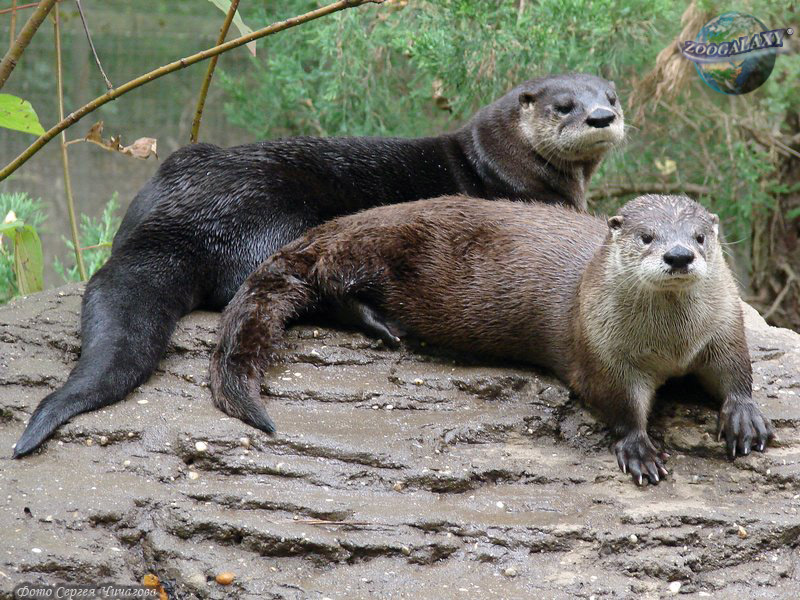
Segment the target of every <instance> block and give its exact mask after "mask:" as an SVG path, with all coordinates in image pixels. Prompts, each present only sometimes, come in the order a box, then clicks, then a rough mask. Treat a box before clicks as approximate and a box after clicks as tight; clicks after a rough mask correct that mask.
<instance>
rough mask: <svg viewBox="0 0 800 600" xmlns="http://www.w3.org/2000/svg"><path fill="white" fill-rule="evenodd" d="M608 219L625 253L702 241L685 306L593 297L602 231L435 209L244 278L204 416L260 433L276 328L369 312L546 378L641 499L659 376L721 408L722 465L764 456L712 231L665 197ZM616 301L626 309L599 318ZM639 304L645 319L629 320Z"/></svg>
mask: <svg viewBox="0 0 800 600" xmlns="http://www.w3.org/2000/svg"><path fill="white" fill-rule="evenodd" d="M670 201H671V202H674V203H675V205H676V206H677V207H678V209H680V210H673V209H669V210H665V211H664V213H663V214H661V215H659V214H658V213H657V211H656V212H652V213H651V212H650V211H649V210H645V208H646V207H647V206H648V205H649V204H655V205H657V206H661V205H663V206H665V207H667V208H669V206H670V205H669V202H670ZM643 207H644V208H643ZM686 207H688V210H684V209H685V208H686ZM670 211H672V212H670ZM681 211H682V212H681ZM621 214H622V215H625V219H626V225H625V226H626V227H628V228H630V231H626V232H624V234H621V235H623V237H624V236H627V238H626V240H627V241H630V239H632V237H633V236H634V235H635V234H636V232H637V231H638V228H641V227H652V228H653V229H655V230H656V231H664V232H665V233H667V232H669V233H670V234H671V235H672V234H673V233H674V236H677V238H678V239H679V241H680V240H683V239H684V238H685V239H689V240H691V239H692V237H691V236H692V235H693V231H694V228H700V229H698V230H700V231H705V230H706V229H708V230H709V231H708V234H707V235H708V236H709V242H708V244H709V256H708V259H707V260H708V261H709V263H708V264H709V269H708V273H709V274H708V276H707V277H706V278H705V279H703V280H702V282H701V283H698V284H697V285H696V287H695V288H692V290H693V291H692V292H691V293H686V294H685V295H682V296H679V295H676V293H673V292H671V291H664V292H660V291H659V292H656V293H655V294H654V295H653V296H654V298H655V300H654V301H652V302H651V301H650V299H649V298H650V296H648V297H647V298H645V297H644V296H641V297H640V300H637V297H636V296H635V292H636V283H635V282H633V280H632V279H631V282H632V283H631V284H630V286H631V290H632V292H631V293H632V295H631V296H628V295H627V290H626V288H625V286H624V283H623V282H622V281H620V280H621V279H622V277H621V276H619V277H614V276H611V277H610V278H609V279H610V281H604V280H605V279H606V278H607V277H608V272H609V269H608V265H610V264H612V261H611V260H610V258H609V252H611V251H612V249H613V248H614V244H615V243H620V242H617V241H615V240H616V238H613V239H612V232H611V231H609V228H608V227H607V225H606V222H605V221H604V220H602V219H598V218H595V217H592V216H589V215H587V214H584V213H578V212H575V211H574V210H570V209H566V208H562V207H557V206H547V205H541V204H536V203H533V204H530V205H523V206H520V205H519V204H518V203H511V202H504V201H495V202H487V201H484V200H477V199H467V198H461V197H448V198H439V199H434V200H424V201H419V202H413V203H409V204H405V205H396V206H387V207H381V208H375V209H372V210H369V211H365V212H362V213H359V214H356V215H352V216H348V217H342V218H339V219H337V220H335V221H332V222H330V223H327V224H325V225H322V226H320V227H318V228H316V229H314V230H312V231H309V232H308V233H307V234H306V235H304V236H303V237H301V238H299V239H298V240H295V241H294V242H292V243H291V244H289V245H287V246H285V247H284V248H282V249H281V250H280V251H278V252H277V253H276V254H274V255H273V256H272V257H270V258H269V259H268V260H267V261H266V262H264V263H263V264H262V265H261V266H260V267H259V268H258V269H257V270H256V271H255V272H254V273H253V274H252V275H250V277H248V279H247V281H246V282H245V283H244V285H242V287H241V288H240V289H239V291H238V292H237V293H236V295H235V296H234V298H233V300H232V301H231V303H230V304H229V305H228V307H227V309H226V310H225V312H224V314H223V318H222V328H221V332H220V339H219V344H218V346H217V348H216V350H215V351H214V354H213V357H212V363H211V387H212V393H213V395H214V400H215V403H216V404H217V406H219V407H220V408H221V409H222V410H223V411H225V412H227V413H228V414H230V415H232V416H235V417H238V418H240V419H242V420H244V421H245V422H247V423H250V424H251V425H254V426H255V427H258V428H260V429H262V430H264V431H267V432H272V431H273V430H274V425H273V423H272V421H271V420H270V418H269V417H268V416H267V413H266V410H265V408H264V406H263V403H262V402H261V400H260V398H259V384H260V379H261V374H262V373H263V371H264V370H265V369H266V368H267V367H269V366H270V365H272V364H274V363H275V361H276V360H277V359H278V357H279V354H278V350H279V349H280V348H281V346H282V343H283V339H284V331H285V327H286V325H287V323H289V322H290V321H291V320H292V319H294V318H295V317H297V316H299V315H301V314H303V313H305V312H308V311H313V310H315V309H316V308H318V307H320V306H325V305H328V304H330V303H334V304H341V303H347V302H350V303H356V304H359V305H363V306H366V307H367V308H368V310H372V309H370V308H369V307H375V308H377V310H378V314H377V319H376V320H377V321H378V322H379V323H380V322H384V321H385V322H392V323H397V324H399V325H400V327H402V328H403V329H404V330H406V331H408V332H409V333H410V334H412V335H414V336H416V337H419V338H421V339H424V340H427V341H429V342H432V343H435V344H438V345H442V346H447V347H450V348H453V349H457V350H464V351H468V352H471V353H474V354H478V355H481V354H486V355H491V356H495V357H506V358H511V359H515V360H520V361H524V362H528V363H532V364H536V365H541V366H544V367H547V368H549V369H551V370H552V371H554V372H555V374H556V375H557V376H558V377H559V378H560V379H562V380H563V381H565V382H567V383H569V385H570V387H571V388H572V389H573V390H574V391H576V392H577V393H578V394H579V395H580V396H581V397H582V398H583V399H584V400H585V401H586V402H587V403H588V404H589V405H591V406H592V407H594V408H595V409H597V410H598V412H599V413H600V414H601V415H602V416H603V417H604V419H605V420H606V421H607V422H608V423H609V424H610V425H611V426H612V427H613V429H614V431H615V433H616V434H617V435H619V436H622V439H621V440H620V442H618V443H617V445H616V447H615V450H616V452H617V455H618V458H619V460H620V466H621V467H622V468H623V469H624V470H630V471H631V473H632V475H633V476H634V477H635V478H637V480H638V482H639V483H641V482H642V478H643V477H646V478H649V479H650V481H651V482H653V483H656V482H658V480H659V477H660V476H663V475H665V474H666V469H664V468H663V464H662V460H663V457H661V456H660V455H659V453H657V452H656V450H655V447H654V446H653V444H652V442H651V441H650V439H649V438H648V436H647V431H646V426H647V417H648V414H649V412H650V407H651V403H652V399H653V396H654V395H655V391H656V389H657V388H658V387H659V386H660V385H661V384H663V383H664V381H665V380H666V378H667V377H669V376H678V375H685V374H688V373H695V374H698V375H699V376H700V377H701V380H702V381H703V382H704V383H705V384H706V388H707V389H708V391H709V392H710V393H711V394H713V395H714V396H715V397H716V398H717V399H718V400H719V401H720V402H721V404H722V412H721V420H720V433H721V434H724V435H725V436H726V438H727V440H728V445H729V449H731V448H732V449H733V451H732V455H733V456H735V454H736V449H737V448H738V449H739V452H740V453H743V454H747V453H748V452H749V451H750V446H751V443H752V445H753V446H755V447H758V449H763V445H764V444H766V442H767V441H768V438H769V436H770V435H771V428H770V425H769V421H768V420H767V419H766V418H764V417H762V415H761V413H760V411H759V409H758V408H757V406H756V405H755V404H754V403H753V401H752V399H751V398H750V389H751V370H750V362H749V356H748V352H747V345H746V344H745V340H744V328H743V324H742V316H741V308H740V305H739V300H738V294H737V293H736V289H735V286H734V285H733V283H732V279H731V278H730V273H729V271H728V270H727V267H726V266H725V263H724V259H723V258H722V253H721V249H720V248H719V245H718V242H717V240H716V239H715V238H714V239H712V238H711V236H712V235H714V234H713V233H712V232H711V229H712V218H711V216H710V215H709V214H708V213H707V212H706V211H705V210H704V209H703V208H702V207H700V206H699V205H697V204H696V203H694V202H692V201H690V200H688V199H685V198H671V199H670V198H669V197H665V198H661V197H648V198H645V199H644V200H641V199H640V200H639V201H638V202H637V201H632V202H631V203H629V204H628V205H627V206H626V208H625V209H623V211H622V213H621ZM619 218H621V217H619ZM674 223H677V224H678V227H673V226H672V225H673V224H674ZM704 228H705V229H704ZM627 241H625V243H627ZM686 243H688V242H686ZM654 244H655V242H654ZM637 252H638V250H637ZM698 252H703V253H705V250H703V249H700V250H698ZM704 259H705V256H704ZM699 260H700V258H698V261H699ZM617 291H622V292H624V293H625V294H626V296H625V297H624V298H622V299H623V300H624V302H623V303H622V304H619V305H615V304H613V303H610V304H609V303H608V302H607V301H606V300H607V298H608V297H613V296H614V295H615V293H617ZM647 293H648V294H649V292H647ZM681 294H684V292H681ZM692 294H693V295H692ZM639 301H641V302H642V303H644V304H647V305H649V307H650V308H647V309H643V310H641V311H639V310H638V307H636V303H637V302H639ZM628 302H630V305H628V304H627V303H628ZM662 302H663V304H662ZM587 307H588V308H589V309H590V310H592V311H594V312H593V317H596V318H599V319H601V320H602V322H603V323H604V324H605V325H604V326H605V327H607V330H608V340H606V339H605V338H604V337H603V335H604V333H603V332H601V333H599V334H598V333H592V330H591V329H590V328H589V326H588V319H589V317H587V316H586V315H585V314H584V312H583V311H584V309H586V308H587ZM377 329H378V330H380V327H378V328H377ZM389 329H390V333H389V334H388V337H389V338H390V339H391V337H392V336H393V335H394V332H391V328H389ZM372 331H373V333H376V330H375V328H372ZM711 332H713V334H712V333H711ZM377 333H378V335H381V334H380V332H379V331H377ZM618 334H619V336H618ZM381 337H384V339H386V338H385V336H384V335H381ZM695 346H696V348H695ZM653 360H655V361H656V362H652V361H653ZM684 363H685V364H684ZM630 365H633V366H632V367H630ZM626 382H632V383H633V385H628V384H627V383H626ZM640 388H641V393H639V391H638V390H639V389H640ZM632 390H633V392H632Z"/></svg>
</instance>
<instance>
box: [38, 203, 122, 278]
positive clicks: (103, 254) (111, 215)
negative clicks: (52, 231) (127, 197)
mask: <svg viewBox="0 0 800 600" xmlns="http://www.w3.org/2000/svg"><path fill="white" fill-rule="evenodd" d="M118 210H119V200H118V198H117V194H116V193H115V194H114V195H113V196H112V197H111V199H110V200H109V201H108V202H107V203H106V206H105V208H104V209H103V214H102V215H101V216H100V218H99V219H94V218H92V217H89V216H87V215H81V224H80V231H79V233H78V237H79V239H80V243H81V248H83V262H84V264H85V265H86V274H87V275H88V276H89V277H91V276H92V275H94V273H95V271H97V270H98V269H99V268H100V267H102V266H103V265H104V264H105V262H106V261H107V260H108V257H109V256H110V255H111V242H112V241H113V240H114V235H115V234H116V233H117V229H119V224H120V217H118V216H116V213H117V211H118ZM64 244H66V246H67V248H68V249H69V256H74V255H75V246H73V244H72V241H71V240H68V239H67V238H64ZM53 268H54V269H55V271H56V273H58V274H59V275H61V277H62V279H64V281H66V282H68V283H69V282H75V281H80V280H81V276H80V274H79V273H78V267H77V266H75V265H73V266H70V267H65V266H64V264H63V263H62V262H61V261H60V260H59V258H58V257H56V258H55V259H54V260H53Z"/></svg>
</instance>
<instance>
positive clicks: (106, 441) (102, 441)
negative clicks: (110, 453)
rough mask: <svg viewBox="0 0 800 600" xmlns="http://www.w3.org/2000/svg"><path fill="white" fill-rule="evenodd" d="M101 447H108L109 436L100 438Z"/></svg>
mask: <svg viewBox="0 0 800 600" xmlns="http://www.w3.org/2000/svg"><path fill="white" fill-rule="evenodd" d="M100 445H101V446H108V436H107V435H101V436H100Z"/></svg>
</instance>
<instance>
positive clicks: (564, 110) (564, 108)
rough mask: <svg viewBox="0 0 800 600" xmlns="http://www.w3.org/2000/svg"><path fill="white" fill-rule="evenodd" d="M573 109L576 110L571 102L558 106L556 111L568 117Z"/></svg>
mask: <svg viewBox="0 0 800 600" xmlns="http://www.w3.org/2000/svg"><path fill="white" fill-rule="evenodd" d="M573 108H575V105H574V104H572V103H571V102H569V103H567V104H557V105H556V106H555V109H556V111H557V112H558V113H559V114H562V115H568V114H569V113H571V112H572V109H573Z"/></svg>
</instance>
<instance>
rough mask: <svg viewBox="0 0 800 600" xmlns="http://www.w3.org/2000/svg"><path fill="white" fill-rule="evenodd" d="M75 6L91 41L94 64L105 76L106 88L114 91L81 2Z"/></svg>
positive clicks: (90, 46)
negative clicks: (99, 56) (95, 45)
mask: <svg viewBox="0 0 800 600" xmlns="http://www.w3.org/2000/svg"><path fill="white" fill-rule="evenodd" d="M75 4H77V5H78V14H80V16H81V23H83V30H84V31H85V32H86V39H87V40H89V48H91V49H92V54H93V55H94V62H96V63H97V68H98V69H100V75H102V76H103V81H105V82H106V87H107V88H108V89H109V90H113V89H114V86H113V85H112V84H111V82H110V81H109V80H108V76H107V75H106V72H105V71H104V70H103V65H101V64H100V58H98V56H97V50H95V49H94V42H93V41H92V34H90V33H89V25H88V24H87V23H86V17H85V16H84V14H83V7H81V0H75Z"/></svg>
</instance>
